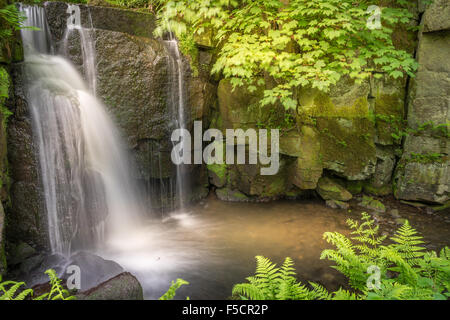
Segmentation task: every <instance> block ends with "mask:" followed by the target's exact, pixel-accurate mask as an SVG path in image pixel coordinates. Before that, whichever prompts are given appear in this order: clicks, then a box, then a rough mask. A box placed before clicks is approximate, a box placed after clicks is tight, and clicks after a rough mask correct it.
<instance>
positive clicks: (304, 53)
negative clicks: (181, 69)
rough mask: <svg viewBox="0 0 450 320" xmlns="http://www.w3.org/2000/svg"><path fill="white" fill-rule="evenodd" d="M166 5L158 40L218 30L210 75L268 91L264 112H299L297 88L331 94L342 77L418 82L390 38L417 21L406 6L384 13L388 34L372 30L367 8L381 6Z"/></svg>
mask: <svg viewBox="0 0 450 320" xmlns="http://www.w3.org/2000/svg"><path fill="white" fill-rule="evenodd" d="M380 2H381V1H380ZM161 3H162V4H163V5H164V6H163V8H162V9H161V10H160V11H159V14H158V16H159V20H158V25H159V26H158V28H157V30H156V31H155V33H156V34H157V35H162V34H163V32H166V31H171V32H174V33H175V34H176V35H177V37H179V38H180V37H181V36H183V35H185V34H194V35H198V36H201V35H202V34H204V33H205V32H207V31H209V30H213V32H212V34H214V35H215V36H214V40H215V41H216V43H217V47H218V48H219V52H218V59H217V61H216V62H215V65H214V66H213V69H212V72H213V73H221V74H222V75H223V76H224V77H225V78H229V79H230V80H231V83H232V84H233V86H234V87H236V86H241V85H246V86H248V88H249V90H256V88H257V87H258V86H265V87H266V90H265V94H264V98H263V99H262V100H261V105H267V104H274V103H276V102H281V104H282V105H283V106H284V107H285V108H286V109H296V108H297V101H296V98H295V90H296V88H298V87H299V86H301V87H312V88H317V89H319V90H322V91H327V90H329V88H330V87H331V86H332V85H334V84H336V83H337V82H338V81H339V79H341V78H342V77H344V76H345V77H350V78H352V79H354V80H355V81H356V82H362V81H363V80H365V79H368V78H369V77H371V75H372V74H373V73H375V72H378V73H379V72H381V73H386V74H387V75H388V76H390V77H393V78H399V77H402V76H403V75H404V74H408V75H410V76H412V75H413V72H414V71H415V70H416V68H417V63H416V61H415V60H414V59H413V57H412V56H411V55H410V54H409V53H407V52H406V51H403V50H399V49H396V48H395V46H394V44H393V42H392V37H391V35H392V33H393V30H394V28H395V27H397V26H398V25H402V24H405V25H406V24H408V23H409V22H410V20H411V19H412V14H411V13H410V12H409V11H408V9H407V8H406V6H407V1H403V0H398V1H396V3H395V6H393V7H382V8H381V9H382V14H381V22H382V27H381V28H380V29H375V30H371V29H369V28H368V27H367V25H366V24H367V21H368V19H369V17H370V16H369V13H367V8H368V6H369V5H373V4H376V2H375V3H374V1H368V0H356V1H354V0H291V1H288V2H286V1H278V0H269V1H267V0H264V1H263V0H256V1H255V0H243V1H235V0H211V1H205V0H195V1H192V0H178V1H161ZM380 6H382V5H381V4H380ZM262 75H264V76H265V77H261V76H262ZM265 79H266V80H267V79H270V80H269V81H267V82H266V80H265Z"/></svg>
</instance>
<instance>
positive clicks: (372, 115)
mask: <svg viewBox="0 0 450 320" xmlns="http://www.w3.org/2000/svg"><path fill="white" fill-rule="evenodd" d="M405 86H406V81H404V80H403V81H397V82H392V81H391V82H389V81H388V80H385V79H381V80H377V81H376V82H375V81H373V82H371V83H366V84H362V85H356V84H355V83H354V82H352V81H351V80H348V79H343V80H342V81H341V82H340V83H339V84H338V85H337V86H336V87H334V88H333V89H332V90H331V92H330V93H328V94H324V93H321V92H319V91H317V90H311V89H301V90H299V92H298V94H297V95H298V97H299V98H298V99H299V104H300V107H299V110H298V114H297V115H296V116H295V117H296V119H295V120H294V123H295V124H296V125H293V124H292V123H291V124H287V123H286V121H285V111H284V109H283V108H282V107H281V106H278V105H270V106H266V107H263V108H261V107H260V106H259V105H258V101H259V99H260V98H261V97H262V95H263V91H264V88H258V89H257V90H256V91H254V92H252V93H250V92H248V91H247V90H246V89H245V88H236V89H235V90H234V91H233V90H232V86H231V84H230V82H229V81H228V80H221V81H220V83H219V87H218V102H219V104H218V108H217V110H213V113H212V121H211V127H213V128H218V129H221V130H222V131H224V130H225V129H237V128H242V129H244V130H245V129H248V128H255V129H256V128H261V127H263V128H267V129H271V128H276V127H278V128H280V170H279V172H278V173H277V174H276V175H275V176H271V177H267V176H260V175H259V173H258V172H259V168H257V166H248V167H245V169H239V168H240V166H239V165H237V166H233V165H210V166H208V169H209V171H208V172H209V176H210V182H211V183H212V184H213V185H215V186H216V187H217V188H218V190H217V191H216V194H217V195H218V196H219V197H220V198H223V199H227V198H230V199H231V198H232V199H233V201H238V200H239V199H242V201H249V200H255V201H258V200H265V199H274V198H279V197H283V196H286V197H290V196H289V194H291V193H292V190H294V189H296V188H297V189H299V190H315V189H316V188H317V185H318V181H319V179H320V178H321V177H323V176H328V175H330V174H331V175H334V176H339V177H341V178H344V179H346V180H348V181H363V182H364V184H365V185H367V188H370V190H372V191H373V192H377V194H378V193H381V192H383V193H384V194H387V193H391V190H392V184H391V180H392V179H391V178H392V172H393V170H394V166H395V163H396V158H395V155H394V153H393V150H394V148H395V146H396V145H397V144H398V142H397V141H394V140H393V139H392V136H391V133H392V132H394V130H395V129H396V128H393V125H392V123H390V122H389V121H386V122H383V120H382V119H384V120H386V117H383V115H385V114H389V115H390V116H393V117H394V116H395V119H396V121H398V122H399V123H401V122H402V117H403V107H402V106H403V103H404V102H403V99H404V96H405ZM378 115H379V116H378ZM389 119H390V118H389ZM251 167H252V168H251ZM362 185H363V184H361V188H360V191H362ZM269 189H270V190H269ZM360 191H359V192H360ZM319 194H320V193H319ZM230 195H231V196H230ZM232 195H239V196H238V197H234V196H232ZM334 200H339V199H334Z"/></svg>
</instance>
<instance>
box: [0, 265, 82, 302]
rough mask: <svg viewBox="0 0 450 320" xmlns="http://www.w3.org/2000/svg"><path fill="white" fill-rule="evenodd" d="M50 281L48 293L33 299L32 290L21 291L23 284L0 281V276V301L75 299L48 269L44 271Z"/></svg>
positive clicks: (51, 270)
mask: <svg viewBox="0 0 450 320" xmlns="http://www.w3.org/2000/svg"><path fill="white" fill-rule="evenodd" d="M45 273H46V274H47V275H48V277H49V279H50V285H51V289H50V292H47V293H44V294H42V295H40V296H38V297H36V298H33V294H34V292H33V289H29V288H26V289H23V290H21V289H22V287H26V284H25V282H17V281H5V282H1V281H2V277H1V276H0V294H1V295H0V300H25V299H27V298H29V299H32V300H74V299H75V297H74V296H71V295H70V293H69V291H67V290H66V289H64V288H63V286H62V285H61V279H59V278H58V275H57V274H56V272H55V270H53V269H49V270H47V271H45Z"/></svg>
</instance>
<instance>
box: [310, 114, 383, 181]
mask: <svg viewBox="0 0 450 320" xmlns="http://www.w3.org/2000/svg"><path fill="white" fill-rule="evenodd" d="M342 120H345V122H349V124H348V126H346V125H343V123H342ZM317 128H318V131H319V133H320V144H321V153H322V161H323V163H324V164H325V167H327V168H328V169H332V170H335V171H337V172H340V173H342V174H344V175H345V176H346V177H355V176H358V175H359V174H360V173H361V172H362V171H363V170H364V168H365V167H366V166H367V165H368V163H369V162H371V161H374V159H375V157H376V149H375V144H374V142H373V141H372V140H368V139H366V138H365V136H366V135H369V134H370V135H372V134H373V132H374V127H373V125H372V123H371V122H370V120H369V119H368V118H353V119H347V118H325V117H321V118H318V119H317Z"/></svg>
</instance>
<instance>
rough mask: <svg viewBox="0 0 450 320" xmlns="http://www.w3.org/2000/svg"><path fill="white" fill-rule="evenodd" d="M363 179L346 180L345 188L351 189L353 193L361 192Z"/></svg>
mask: <svg viewBox="0 0 450 320" xmlns="http://www.w3.org/2000/svg"><path fill="white" fill-rule="evenodd" d="M363 185H364V183H363V181H360V180H356V181H355V180H353V181H352V180H346V181H345V188H346V189H347V191H349V192H350V193H351V194H353V195H355V194H360V193H361V192H362V191H363Z"/></svg>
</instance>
